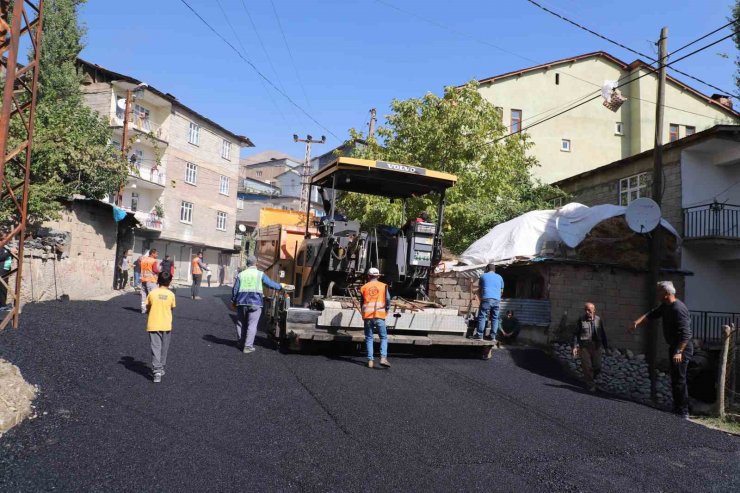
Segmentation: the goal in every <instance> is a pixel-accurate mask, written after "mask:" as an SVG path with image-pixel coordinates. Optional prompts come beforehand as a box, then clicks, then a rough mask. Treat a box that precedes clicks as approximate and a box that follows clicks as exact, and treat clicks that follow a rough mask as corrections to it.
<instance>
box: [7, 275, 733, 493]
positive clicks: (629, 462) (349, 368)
mask: <svg viewBox="0 0 740 493" xmlns="http://www.w3.org/2000/svg"><path fill="white" fill-rule="evenodd" d="M203 291H204V292H205V294H204V298H205V299H203V300H201V301H192V300H190V299H188V298H186V297H184V295H185V290H184V289H182V290H180V292H181V293H180V295H179V296H178V299H177V302H178V308H177V310H176V313H175V332H174V333H173V340H172V345H171V347H170V353H169V361H168V365H167V374H166V375H165V377H164V378H163V382H162V383H161V384H154V383H152V382H151V380H150V376H149V369H148V364H149V362H150V354H149V346H148V337H147V335H146V333H145V330H144V326H145V318H144V316H143V315H141V314H140V313H138V306H139V305H138V303H139V298H138V297H137V296H134V295H132V294H128V295H123V296H120V297H117V298H114V299H113V300H111V301H107V302H72V303H69V302H68V303H61V302H51V303H43V304H37V305H29V306H27V307H26V309H25V311H24V314H23V316H22V317H23V318H22V327H21V328H20V329H19V330H17V331H15V330H12V329H10V330H6V331H4V332H2V333H0V357H2V358H5V359H8V360H10V361H11V362H13V363H15V364H16V365H18V366H19V367H20V368H21V369H22V371H23V374H24V376H25V378H26V379H27V380H29V381H30V382H31V383H34V384H37V385H39V387H40V390H41V393H40V396H39V398H38V399H37V400H36V403H35V404H36V406H37V412H38V417H37V418H35V419H32V420H28V421H26V422H24V423H23V424H22V425H20V426H19V427H17V428H15V429H13V430H11V431H10V432H8V433H7V434H6V435H4V436H3V437H2V438H0V491H3V492H5V491H47V490H57V491H236V490H241V491H247V490H249V491H286V490H297V491H369V490H381V491H383V490H386V491H401V490H404V491H422V490H426V491H463V490H467V491H470V490H490V491H527V492H528V493H530V492H536V491H543V492H544V491H621V492H623V491H671V492H675V491H740V438H737V437H734V436H730V435H727V434H724V433H721V432H718V431H713V430H709V429H706V428H703V427H701V426H700V425H697V424H694V423H691V422H685V421H681V420H679V419H678V418H676V417H674V416H672V415H670V414H666V413H664V412H661V411H658V410H655V409H652V408H649V407H646V406H643V405H639V404H635V403H631V402H627V401H622V400H618V399H614V398H611V397H609V396H607V395H601V394H599V395H591V394H588V393H585V392H583V391H582V390H581V388H580V386H579V385H578V384H577V383H576V382H574V381H573V380H571V379H570V378H568V377H567V376H566V375H565V374H564V373H563V372H562V371H561V370H560V368H559V366H558V365H557V364H556V363H554V362H553V361H552V360H550V359H549V358H548V357H547V356H546V355H545V354H544V353H542V352H540V351H538V350H535V349H523V348H517V349H511V350H500V351H497V352H496V353H495V354H494V357H493V359H492V360H491V361H482V360H479V359H472V358H468V359H464V358H463V359H458V358H455V359H453V358H445V357H442V356H440V355H439V354H436V355H427V354H411V355H409V354H406V355H404V354H394V353H393V352H392V353H391V362H392V363H393V367H392V368H391V369H389V370H381V369H373V370H370V369H367V368H365V367H364V366H363V363H364V360H363V358H362V356H361V355H360V354H358V353H356V352H353V351H352V348H351V347H350V348H344V349H347V350H346V351H344V352H343V353H341V352H333V353H327V352H326V351H323V352H321V351H320V352H318V353H314V354H282V353H280V352H278V351H276V350H275V349H274V346H273V345H272V343H271V342H270V341H269V340H267V339H266V338H265V337H264V334H259V335H258V340H257V344H258V345H259V347H258V350H257V352H256V353H254V354H251V355H243V354H242V353H241V352H240V351H238V350H237V349H236V347H235V343H234V339H235V332H234V329H233V324H232V320H231V312H230V311H229V310H228V309H227V308H226V307H225V305H224V303H223V302H222V301H221V300H220V299H219V298H218V297H217V295H218V290H216V289H213V290H208V289H205V290H203ZM391 350H392V351H393V348H391Z"/></svg>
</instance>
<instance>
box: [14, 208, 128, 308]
mask: <svg viewBox="0 0 740 493" xmlns="http://www.w3.org/2000/svg"><path fill="white" fill-rule="evenodd" d="M50 234H53V235H62V236H66V237H67V238H68V241H67V244H65V245H64V246H63V247H62V249H63V251H62V252H58V251H55V249H54V248H52V247H49V246H47V247H46V248H38V247H36V248H35V247H34V245H35V244H36V245H38V242H35V241H30V242H28V241H27V245H28V247H27V248H26V249H25V252H24V259H23V262H24V264H23V284H22V289H21V299H22V302H23V303H29V302H36V301H46V300H53V299H59V298H61V297H62V296H64V295H66V296H69V298H70V299H73V300H75V299H77V300H79V299H89V298H95V297H99V296H105V295H108V294H110V293H112V291H113V290H112V286H113V273H114V266H115V253H116V236H117V225H116V222H115V221H114V220H113V213H112V210H111V207H110V206H109V205H105V204H102V203H99V202H95V201H86V200H82V201H79V200H78V201H74V202H73V203H71V204H69V206H68V207H67V209H65V210H64V211H62V213H61V217H60V218H59V219H58V220H57V221H49V222H47V223H45V224H44V225H43V227H42V228H41V229H40V231H39V235H41V236H43V235H50ZM11 282H15V279H11Z"/></svg>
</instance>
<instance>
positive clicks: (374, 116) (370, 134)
mask: <svg viewBox="0 0 740 493" xmlns="http://www.w3.org/2000/svg"><path fill="white" fill-rule="evenodd" d="M377 121H378V112H377V111H376V110H375V108H371V109H370V123H369V124H368V129H367V138H368V139H372V138H374V137H375V123H376V122H377Z"/></svg>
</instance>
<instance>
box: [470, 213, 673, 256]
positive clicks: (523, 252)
mask: <svg viewBox="0 0 740 493" xmlns="http://www.w3.org/2000/svg"><path fill="white" fill-rule="evenodd" d="M626 210H627V208H626V207H623V206H619V205H610V204H604V205H596V206H594V207H587V206H585V205H583V204H578V203H575V202H573V203H570V204H567V205H565V206H563V207H561V208H560V209H558V210H540V211H532V212H527V213H526V214H522V215H521V216H519V217H517V218H514V219H512V220H511V221H507V222H505V223H501V224H499V225H498V226H496V227H494V228H493V229H491V230H490V231H489V232H488V234H486V235H485V236H484V237H482V238H480V239H479V240H477V241H475V242H474V243H473V244H472V245H470V246H469V247H468V249H467V250H465V251H464V252H463V254H462V255H461V256H460V260H461V261H462V262H464V263H466V264H471V265H481V264H488V263H491V262H497V263H507V262H512V261H514V260H516V259H526V258H534V257H536V256H538V255H539V253H540V252H541V251H542V248H543V246H544V244H545V242H546V241H553V242H563V243H565V244H566V245H568V246H570V247H571V248H574V247H576V246H577V245H578V244H580V243H581V242H582V241H583V240H584V239H585V238H586V235H588V233H589V232H590V231H591V230H592V229H593V228H594V227H595V226H596V225H597V224H599V223H600V222H602V221H605V220H607V219H609V218H612V217H615V216H621V215H623V214H624V212H625V211H626ZM660 223H661V225H662V226H663V227H664V228H666V229H667V230H668V231H670V232H671V233H673V234H674V235H675V236H676V237H678V232H677V231H676V230H675V228H674V227H673V226H671V225H670V223H668V221H666V220H663V219H661V221H660Z"/></svg>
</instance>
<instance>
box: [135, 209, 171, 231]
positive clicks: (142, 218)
mask: <svg viewBox="0 0 740 493" xmlns="http://www.w3.org/2000/svg"><path fill="white" fill-rule="evenodd" d="M134 217H135V218H136V220H137V221H139V222H140V223H141V224H142V225H143V226H144V227H145V228H146V229H153V230H156V231H162V230H163V229H164V219H162V218H161V217H159V216H158V215H156V214H154V213H152V212H144V211H135V212H134Z"/></svg>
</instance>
